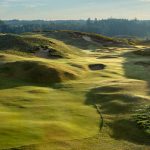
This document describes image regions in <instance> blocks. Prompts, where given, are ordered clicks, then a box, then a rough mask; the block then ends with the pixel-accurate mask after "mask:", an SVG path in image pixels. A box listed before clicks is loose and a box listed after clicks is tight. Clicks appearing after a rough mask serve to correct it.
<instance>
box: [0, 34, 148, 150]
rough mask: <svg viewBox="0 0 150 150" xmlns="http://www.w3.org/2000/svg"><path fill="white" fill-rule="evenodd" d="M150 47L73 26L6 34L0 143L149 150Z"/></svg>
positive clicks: (0, 40) (54, 149)
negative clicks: (64, 28)
mask: <svg viewBox="0 0 150 150" xmlns="http://www.w3.org/2000/svg"><path fill="white" fill-rule="evenodd" d="M138 44H140V45H138ZM149 48H150V47H149V45H145V44H142V42H133V41H132V42H131V41H128V40H127V39H118V38H109V37H104V36H101V35H97V34H92V33H82V32H75V31H47V32H34V33H24V34H21V35H16V34H1V35H0V119H1V124H0V149H2V150H108V149H111V150H116V149H117V150H127V149H128V150H149V147H150V142H149V141H150V118H149V115H148V114H149V110H150V109H149V108H150V104H149V102H150V61H149V60H150V56H149Z"/></svg>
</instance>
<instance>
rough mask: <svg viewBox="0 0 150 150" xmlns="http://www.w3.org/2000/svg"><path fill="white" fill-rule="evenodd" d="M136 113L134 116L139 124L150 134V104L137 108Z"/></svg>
mask: <svg viewBox="0 0 150 150" xmlns="http://www.w3.org/2000/svg"><path fill="white" fill-rule="evenodd" d="M136 113H137V114H136V115H134V116H133V118H134V121H135V122H136V124H137V126H138V127H139V128H140V129H144V130H145V131H146V132H147V133H149V134H150V106H146V107H143V108H141V109H139V110H137V111H136Z"/></svg>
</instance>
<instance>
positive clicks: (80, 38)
mask: <svg viewBox="0 0 150 150" xmlns="http://www.w3.org/2000/svg"><path fill="white" fill-rule="evenodd" d="M43 34H44V35H46V36H48V37H52V38H56V39H58V40H62V41H64V42H65V43H66V44H69V45H73V46H76V47H78V48H81V49H93V50H94V49H96V48H99V47H103V46H105V47H109V46H119V47H122V46H127V45H129V43H128V42H126V41H125V40H121V39H115V38H110V37H106V36H102V35H100V34H95V33H84V32H77V31H68V30H59V31H47V32H43Z"/></svg>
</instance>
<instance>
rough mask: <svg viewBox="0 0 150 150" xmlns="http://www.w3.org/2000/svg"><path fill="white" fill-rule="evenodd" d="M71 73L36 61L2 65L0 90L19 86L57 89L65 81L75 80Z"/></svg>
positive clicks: (0, 68)
mask: <svg viewBox="0 0 150 150" xmlns="http://www.w3.org/2000/svg"><path fill="white" fill-rule="evenodd" d="M75 78H76V77H75V75H74V74H72V73H70V72H65V71H63V70H59V68H53V67H47V66H46V65H43V64H40V63H39V62H34V61H16V62H8V63H3V64H0V89H7V88H13V87H19V86H42V87H43V86H44V87H52V88H57V84H59V83H61V82H62V81H63V79H65V80H71V79H75Z"/></svg>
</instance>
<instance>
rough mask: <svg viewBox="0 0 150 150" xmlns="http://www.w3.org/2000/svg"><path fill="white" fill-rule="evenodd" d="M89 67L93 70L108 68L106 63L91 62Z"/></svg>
mask: <svg viewBox="0 0 150 150" xmlns="http://www.w3.org/2000/svg"><path fill="white" fill-rule="evenodd" d="M89 68H90V69H91V70H93V71H94V70H103V69H105V68H106V65H104V64H91V65H89Z"/></svg>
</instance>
